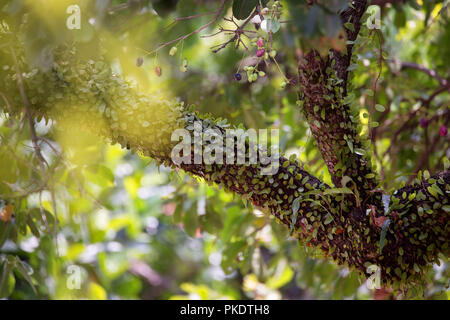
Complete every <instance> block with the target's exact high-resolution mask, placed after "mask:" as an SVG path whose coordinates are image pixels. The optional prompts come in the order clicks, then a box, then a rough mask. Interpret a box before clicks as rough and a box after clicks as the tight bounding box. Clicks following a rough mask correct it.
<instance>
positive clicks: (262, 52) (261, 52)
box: [256, 49, 266, 58]
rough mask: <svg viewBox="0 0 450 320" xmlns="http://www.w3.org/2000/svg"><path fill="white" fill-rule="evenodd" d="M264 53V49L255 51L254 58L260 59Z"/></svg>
mask: <svg viewBox="0 0 450 320" xmlns="http://www.w3.org/2000/svg"><path fill="white" fill-rule="evenodd" d="M265 52H266V50H264V49H258V50H256V56H257V57H258V58H259V57H262V56H263V55H264V53H265Z"/></svg>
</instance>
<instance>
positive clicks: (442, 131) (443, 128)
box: [439, 125, 448, 137]
mask: <svg viewBox="0 0 450 320" xmlns="http://www.w3.org/2000/svg"><path fill="white" fill-rule="evenodd" d="M447 133H448V130H447V127H446V126H444V125H442V126H441V127H440V128H439V134H440V135H441V137H445V136H446V135H447Z"/></svg>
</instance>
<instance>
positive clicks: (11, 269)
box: [0, 0, 450, 299]
mask: <svg viewBox="0 0 450 320" xmlns="http://www.w3.org/2000/svg"><path fill="white" fill-rule="evenodd" d="M235 1H238V0H235ZM72 2H73V1H67V0H61V1H60V0H58V1H57V0H45V1H44V0H33V1H31V0H6V1H2V3H1V5H0V10H1V13H0V18H1V21H2V24H4V23H7V24H8V25H9V26H14V27H13V28H18V27H19V21H22V19H21V18H20V17H24V16H26V24H25V26H24V25H22V26H20V27H23V28H26V30H27V32H26V33H25V36H24V37H23V39H22V41H23V43H24V46H25V48H26V53H27V57H28V60H29V61H30V63H31V64H33V65H35V66H36V67H37V68H42V69H45V68H48V66H49V65H51V62H52V59H53V58H52V55H51V50H52V48H54V47H55V46H56V45H58V44H60V43H62V42H67V41H77V42H81V43H84V44H85V48H86V49H85V54H86V55H89V54H91V53H90V50H91V51H92V50H95V46H96V43H97V42H98V41H101V42H102V43H103V44H104V46H105V47H107V48H108V53H107V54H108V56H109V58H110V59H111V61H112V67H113V69H114V70H115V72H117V73H120V74H122V75H123V76H124V77H126V78H127V79H129V80H130V81H135V82H136V83H137V85H138V87H139V89H140V90H142V91H148V92H150V91H153V90H162V91H165V92H168V93H170V94H171V95H172V96H174V97H179V98H180V99H181V100H183V101H185V102H186V103H188V104H194V105H195V106H196V107H195V109H196V110H198V111H200V112H202V113H211V114H213V115H214V116H215V117H223V118H227V119H229V120H230V122H232V123H234V124H240V123H242V124H244V125H245V127H247V128H278V129H280V130H281V139H280V145H281V148H282V150H284V151H285V152H286V154H287V155H289V154H292V153H296V154H297V155H298V156H299V158H300V159H301V161H302V162H303V163H304V166H305V168H306V169H307V170H309V171H310V172H311V173H313V174H315V175H316V176H318V177H320V178H322V179H324V180H325V181H326V182H327V183H330V182H331V181H330V177H329V174H328V172H327V170H326V167H325V165H324V162H323V160H322V159H321V157H320V154H319V153H318V150H317V147H316V146H315V144H314V141H313V139H312V138H311V134H310V132H309V130H308V124H307V123H306V121H305V119H304V118H303V115H302V114H301V112H300V110H299V108H298V107H297V106H296V104H295V102H296V100H297V96H296V87H295V85H294V84H290V85H288V86H286V87H285V88H284V89H281V88H280V84H281V83H282V82H283V81H284V76H286V77H287V78H288V79H289V80H290V79H296V74H297V59H298V58H299V57H301V55H302V54H304V53H306V52H308V51H309V50H310V49H312V48H315V49H317V50H319V52H321V53H322V54H326V53H327V51H328V49H329V48H335V49H339V50H342V49H344V48H345V38H344V37H343V31H342V29H341V28H340V23H339V17H338V16H337V15H336V14H335V12H337V11H338V10H339V9H342V8H344V7H345V6H346V1H343V0H334V1H297V0H286V1H281V3H282V5H283V11H282V17H281V19H280V21H282V24H281V25H282V26H281V29H280V30H279V31H278V32H277V33H275V34H274V35H273V47H274V49H275V50H277V61H278V64H279V66H280V69H278V68H277V66H276V65H274V64H270V65H261V66H260V68H261V70H264V71H265V73H266V76H265V77H261V78H260V79H258V81H256V82H254V83H251V84H250V83H248V82H247V81H246V79H245V78H243V79H242V80H241V81H236V80H235V79H234V75H235V74H236V73H237V72H241V70H242V67H243V66H244V65H247V64H250V63H251V61H252V59H253V58H254V55H255V53H254V52H253V51H251V52H246V51H245V50H243V49H242V48H240V49H238V50H235V49H233V48H232V46H230V47H227V48H225V49H223V50H221V51H220V52H218V53H216V54H213V53H212V52H211V50H210V47H211V46H213V45H215V44H219V43H222V42H224V41H226V40H227V39H228V38H227V36H226V35H224V34H223V33H221V34H219V35H217V36H215V37H206V38H201V37H200V36H199V35H198V34H195V35H193V36H191V37H189V38H187V39H186V40H184V41H182V42H179V43H177V44H176V45H177V48H178V53H177V54H176V55H174V56H170V55H169V50H170V47H171V46H167V47H165V48H162V49H161V50H158V51H156V52H155V51H154V50H155V49H156V48H158V46H159V45H160V44H161V43H164V42H166V41H170V40H172V39H176V38H177V37H179V36H181V35H184V34H187V33H189V32H192V31H194V30H195V29H196V28H198V27H199V26H201V25H203V24H206V23H208V22H209V21H210V20H211V19H212V16H211V15H203V16H199V17H196V18H194V19H188V20H183V21H178V22H176V23H173V22H174V19H175V18H176V17H186V16H191V15H196V14H200V13H210V12H215V11H216V10H217V8H218V6H219V2H220V1H208V0H179V1H176V0H168V1H166V0H164V1H163V0H153V1H148V0H147V1H146V0H130V1H125V0H120V1H119V0H92V1H88V0H79V1H75V2H76V3H77V4H79V5H80V7H81V18H82V21H81V23H82V28H81V29H80V30H68V29H67V28H65V27H63V26H65V20H66V19H67V17H68V14H67V13H66V8H67V6H68V5H70V4H73V3H72ZM272 2H273V1H270V2H269V4H268V5H271V4H272ZM381 2H383V1H381ZM225 15H226V16H231V15H232V12H231V6H229V8H227V9H226V10H225ZM363 19H367V16H365V17H364V18H363ZM381 23H382V26H381V29H380V30H376V31H375V32H370V30H368V28H367V27H366V26H363V29H362V31H361V36H360V40H359V41H361V42H362V43H363V45H361V46H360V48H359V49H358V50H357V51H356V52H355V53H354V54H355V55H356V56H357V59H356V65H354V66H353V67H352V68H353V69H354V70H353V73H354V80H353V81H354V82H353V84H354V89H353V91H352V92H353V93H354V95H355V97H356V99H357V101H358V102H359V106H360V109H361V111H360V115H361V121H362V122H363V124H364V125H366V126H367V125H368V123H369V122H378V126H377V127H376V128H375V129H372V132H371V134H372V141H373V142H374V151H375V155H376V163H377V166H378V168H379V170H380V172H381V175H382V187H384V188H386V189H387V190H392V189H394V188H399V187H401V185H402V184H404V183H407V182H408V181H409V180H410V178H411V177H412V176H414V174H415V172H417V171H418V170H421V169H425V168H426V169H428V170H430V171H431V172H436V171H438V170H441V169H442V159H443V158H444V157H445V156H447V157H450V150H449V144H448V142H449V138H448V135H442V134H440V132H439V129H440V127H442V126H448V124H449V118H450V117H449V104H450V103H449V97H450V95H449V92H448V90H443V91H442V90H441V91H440V92H438V93H437V94H435V93H436V91H437V90H439V89H440V88H441V86H442V85H443V82H442V81H441V82H440V81H438V80H437V78H436V77H432V76H430V75H429V74H427V73H425V72H423V71H421V70H418V69H417V68H410V67H405V66H402V63H403V62H407V63H415V64H417V65H420V66H423V67H425V68H427V69H429V70H434V71H435V72H436V73H437V74H438V75H439V76H440V78H441V79H444V81H446V80H445V79H449V78H450V70H449V68H448V66H449V65H450V60H449V59H450V25H449V17H448V1H425V0H423V1H420V0H417V1H398V2H397V3H396V4H395V5H392V4H390V5H387V6H383V7H382V9H381ZM220 24H221V25H222V26H224V27H225V26H227V25H228V24H229V22H220ZM3 27H4V26H3ZM248 29H249V30H256V29H255V27H254V26H253V25H251V24H250V25H249V26H248ZM216 30H217V24H213V25H212V26H211V27H210V28H207V29H206V30H204V31H203V32H202V33H201V35H207V34H211V33H213V32H215V31H216ZM257 32H259V33H260V34H261V35H265V34H264V31H261V29H260V28H259V29H258V30H257ZM2 37H4V35H2ZM1 40H2V42H5V41H6V40H5V38H3V39H1ZM380 40H381V44H382V45H381V46H380ZM0 46H2V43H0ZM380 48H381V50H380ZM141 59H142V61H140V60H141ZM183 59H186V60H187V61H188V70H187V72H181V71H180V69H179V67H180V65H181V64H182V61H183ZM141 62H142V65H141V66H139V65H140V64H141ZM380 63H381V64H382V69H381V71H380ZM1 67H2V68H3V69H4V68H8V64H7V62H6V61H1ZM158 75H159V76H158ZM377 77H379V79H378V81H377V82H376V83H375V79H377ZM25 78H26V77H25ZM375 85H376V93H375V96H374V90H373V89H375ZM0 92H1V88H0ZM375 102H376V104H380V105H383V106H384V107H385V108H384V110H383V111H382V112H380V111H379V110H378V111H377V110H376V109H375ZM0 103H1V104H2V108H3V109H5V110H7V102H6V101H5V100H4V99H3V100H1V99H0ZM378 109H380V108H378ZM423 119H425V120H426V125H423V124H424V123H425V122H424V120H423ZM0 124H1V126H0V139H1V140H0V141H1V144H0V202H1V203H0V209H1V212H2V215H1V217H2V220H1V221H0V295H1V297H7V298H9V299H35V298H45V299H47V298H48V299H66V298H68V299H186V298H187V299H222V298H229V299H344V298H345V299H371V298H373V293H374V292H373V291H372V290H368V289H367V287H366V286H365V285H364V280H363V279H361V278H360V277H359V276H358V275H357V274H354V273H350V272H349V271H348V270H347V269H346V268H342V267H338V266H336V265H334V264H333V263H331V262H329V261H328V260H326V259H325V258H324V257H322V256H320V255H318V253H317V252H312V251H310V250H309V248H307V247H305V246H303V245H302V244H301V243H300V244H299V243H297V242H296V241H295V240H294V239H292V238H290V237H289V236H288V232H287V230H286V228H284V227H283V226H280V225H278V224H277V223H275V221H274V219H272V218H271V217H269V216H267V215H266V214H264V213H263V212H261V211H259V210H258V209H256V208H253V207H252V206H251V205H248V203H247V202H246V201H242V200H241V199H239V198H238V197H235V196H233V195H232V194H230V193H227V192H225V191H223V190H219V189H218V188H216V187H213V186H208V185H206V184H205V183H203V181H201V180H199V179H196V178H195V177H190V176H188V175H186V174H184V173H183V172H181V171H176V172H170V171H169V170H167V169H166V168H164V167H157V166H156V165H155V164H154V163H153V162H152V161H151V159H148V158H141V157H139V156H138V155H134V154H130V153H129V152H128V151H126V150H122V149H120V147H119V146H117V145H114V146H109V145H106V144H104V143H103V142H102V141H100V140H98V138H96V137H91V136H88V135H85V134H83V132H79V131H75V130H76V129H74V128H73V127H72V126H71V125H70V124H67V125H66V124H58V126H56V125H55V124H54V123H52V122H49V123H45V122H44V121H40V122H37V123H36V129H37V134H38V136H39V144H40V145H41V148H42V152H43V155H44V157H45V159H46V160H47V162H48V163H49V164H50V168H49V169H48V170H46V171H45V172H43V171H42V170H40V168H39V165H38V163H37V160H36V158H35V157H34V155H33V149H32V144H31V141H30V133H29V127H28V125H27V123H26V121H24V119H16V118H10V117H9V116H8V114H6V113H2V114H1V115H0ZM367 130H369V129H367ZM55 219H57V221H58V223H57V224H55ZM78 276H79V278H77V277H78ZM448 276H449V269H448V264H447V261H442V263H441V264H440V265H439V266H438V265H436V266H435V268H434V269H433V270H432V271H431V272H430V274H429V275H428V277H427V279H426V281H427V284H426V290H425V295H424V296H423V297H416V298H425V299H447V297H448V295H449V291H448ZM77 280H80V282H79V283H80V287H79V289H73V288H72V287H73V286H72V285H73V284H76V283H77ZM71 288H72V289H71Z"/></svg>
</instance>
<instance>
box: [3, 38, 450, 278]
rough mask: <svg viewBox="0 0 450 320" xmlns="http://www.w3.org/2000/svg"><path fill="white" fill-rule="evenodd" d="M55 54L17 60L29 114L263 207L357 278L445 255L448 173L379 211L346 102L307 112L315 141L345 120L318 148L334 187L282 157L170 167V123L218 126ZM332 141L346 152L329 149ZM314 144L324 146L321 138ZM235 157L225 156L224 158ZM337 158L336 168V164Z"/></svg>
mask: <svg viewBox="0 0 450 320" xmlns="http://www.w3.org/2000/svg"><path fill="white" fill-rule="evenodd" d="M18 51H19V50H18ZM54 56H55V62H54V64H53V66H52V69H51V70H50V71H48V72H42V71H39V70H37V69H32V68H30V67H29V66H28V64H27V63H26V60H25V58H24V57H23V55H21V58H20V59H19V62H18V63H19V65H20V68H21V70H23V72H24V73H25V76H24V79H23V81H24V88H25V90H26V92H27V96H28V97H29V101H30V110H32V114H33V117H35V118H38V119H39V118H42V117H44V118H46V119H53V120H55V121H56V123H57V124H58V123H61V122H67V121H69V122H72V123H73V124H74V125H75V127H76V128H82V129H84V130H88V131H89V132H91V133H92V134H96V135H98V136H101V137H104V138H105V139H106V140H107V141H108V142H110V143H120V144H121V145H122V146H123V147H125V148H128V149H130V150H132V151H134V152H138V153H141V154H143V155H146V156H149V157H152V158H154V159H156V160H157V161H159V162H160V163H164V164H166V165H167V166H170V167H173V168H177V167H178V168H180V169H183V170H185V171H187V172H189V173H192V174H194V175H197V176H200V177H202V178H204V179H205V180H206V181H207V182H209V183H215V184H218V185H222V186H223V187H225V188H226V189H228V190H230V191H232V192H235V193H237V194H239V195H241V196H242V197H243V198H244V199H248V200H250V201H251V202H252V203H253V204H255V205H256V206H259V207H262V208H267V209H268V211H270V212H271V214H273V215H274V216H275V217H276V219H277V220H278V221H279V222H281V223H283V224H285V225H286V226H287V227H288V228H289V229H290V231H291V234H292V235H293V236H295V237H297V238H298V239H299V240H300V241H302V242H303V243H306V244H307V245H308V246H311V247H316V248H318V249H319V250H321V251H323V252H324V254H325V256H327V257H329V258H331V259H333V260H334V261H336V262H337V263H338V264H340V265H347V266H349V267H350V268H351V269H355V270H358V271H359V272H360V273H363V274H366V275H369V274H368V271H367V267H368V266H370V265H372V264H375V265H377V266H378V267H379V268H380V269H381V274H382V281H383V283H385V284H388V283H390V282H392V283H395V284H398V283H401V284H405V283H408V284H410V285H411V284H414V283H417V282H419V281H420V279H421V275H422V274H423V271H424V270H425V269H426V268H429V267H430V262H432V261H435V259H436V258H437V256H438V254H440V253H443V254H448V239H449V237H448V221H449V219H448V208H449V198H448V193H449V192H450V181H449V173H448V171H446V172H444V173H442V174H441V175H439V176H437V177H433V178H430V177H428V176H427V175H424V177H423V180H421V181H420V182H418V183H417V184H415V185H412V186H409V187H406V188H404V189H401V190H399V191H398V192H397V193H395V194H394V195H393V197H392V201H391V202H392V203H391V207H390V210H386V212H385V211H384V208H383V207H381V208H380V207H379V206H375V205H373V204H372V202H369V201H367V199H366V198H364V195H363V194H362V193H361V192H359V190H361V189H360V188H359V186H358V184H360V183H359V182H358V181H359V180H358V177H360V174H362V177H364V179H365V182H364V181H363V186H364V190H367V191H366V192H369V189H370V188H372V185H371V183H372V182H371V181H372V180H373V179H374V177H370V176H368V175H369V174H372V171H370V163H369V161H368V158H367V155H365V154H359V153H358V152H355V151H357V150H356V148H357V147H358V146H359V145H360V144H359V142H358V140H356V139H357V137H358V135H357V134H356V133H355V131H354V130H355V129H354V122H353V121H352V118H351V117H350V114H349V113H348V111H345V110H349V109H347V108H348V107H347V105H346V104H345V103H339V105H338V104H336V108H337V109H336V111H335V112H330V114H329V115H328V118H327V115H325V117H324V119H323V118H322V117H320V120H319V119H316V120H317V121H319V123H320V127H319V126H317V127H314V126H312V128H313V130H314V132H315V135H318V136H319V137H318V138H320V137H321V136H322V135H321V134H320V131H325V130H326V128H327V127H330V126H331V122H332V121H334V120H333V119H334V118H333V117H334V115H333V114H338V116H342V117H344V119H346V120H347V122H349V121H350V122H351V125H349V126H348V127H347V124H346V125H345V126H344V127H342V128H339V129H340V130H338V131H336V132H335V135H341V136H344V135H347V136H348V135H351V136H352V137H353V138H354V139H355V141H354V147H356V148H354V149H353V152H350V151H351V150H350V147H348V145H347V148H346V147H345V146H344V147H343V146H342V144H341V142H339V141H338V140H336V142H333V140H332V139H333V137H329V138H328V139H330V140H331V141H332V142H331V145H330V146H331V149H329V150H328V151H326V153H325V154H328V153H329V154H330V156H331V155H332V154H331V153H332V152H336V153H337V155H338V156H337V158H336V159H337V160H333V161H336V162H332V161H331V162H330V168H331V169H330V171H332V172H333V175H334V178H333V179H334V180H335V181H336V184H337V185H339V180H336V177H339V175H340V176H341V177H342V178H341V180H340V183H341V185H342V186H346V187H341V188H330V187H329V186H328V185H326V184H325V183H323V182H322V181H320V180H319V179H317V178H315V177H314V176H312V175H311V174H309V173H308V172H306V171H304V170H302V169H301V168H300V167H299V165H298V163H297V162H296V161H291V160H287V159H285V158H283V157H280V158H279V160H277V161H278V166H279V170H278V171H277V172H276V174H274V175H263V174H262V171H261V169H262V168H264V167H265V165H263V164H262V163H260V162H258V163H256V164H250V165H248V164H241V165H238V164H206V163H205V162H200V163H197V164H195V163H194V164H189V163H184V164H183V163H181V164H176V163H174V161H173V160H172V157H171V153H172V150H173V147H174V144H175V143H176V142H174V141H172V139H171V137H172V133H173V132H174V131H175V130H176V129H187V130H188V131H192V130H193V127H194V125H195V123H196V122H198V123H200V124H201V127H202V128H203V129H211V130H213V131H216V132H222V133H223V132H224V131H225V130H226V125H225V124H224V123H223V121H215V120H214V119H207V118H204V117H201V116H199V115H198V114H195V113H192V112H191V111H188V110H186V109H185V108H184V107H183V105H182V104H180V103H177V102H176V101H174V100H172V99H167V98H165V97H163V96H158V95H156V94H143V93H140V92H139V91H138V90H137V89H136V88H134V87H133V86H131V85H130V84H129V83H127V82H126V81H124V80H123V79H122V78H121V77H120V76H118V75H114V74H113V73H112V72H111V70H110V68H109V63H108V62H107V61H105V60H104V59H103V58H102V56H101V55H99V56H97V57H96V58H95V59H89V58H87V59H85V58H80V55H78V54H77V52H76V49H74V48H68V47H64V48H60V49H58V50H55V52H54ZM2 61H7V57H2ZM314 61H315V62H314ZM330 61H331V60H330ZM310 62H311V68H323V67H325V66H326V64H323V61H320V60H319V59H312V60H311V61H310ZM325 71H326V68H325ZM316 76H317V73H316V74H314V75H312V77H313V78H315V77H316ZM315 79H316V80H317V81H319V82H320V81H322V80H321V79H320V78H318V79H317V78H315ZM316 80H314V81H316ZM1 81H2V86H3V88H5V90H4V92H5V93H7V99H8V101H9V107H8V109H6V107H5V110H8V111H9V113H10V114H11V115H17V114H19V113H20V112H21V106H22V104H21V100H20V94H18V91H17V90H18V89H17V86H16V82H15V73H14V71H13V70H11V69H10V68H3V70H2V77H1ZM314 81H313V82H311V81H309V82H308V83H306V84H304V86H305V90H310V89H311V90H313V88H316V87H314V86H313V84H314ZM337 81H338V80H337ZM335 88H342V87H340V86H336V87H335ZM327 90H329V89H327ZM340 91H341V90H337V91H334V92H335V93H336V95H335V97H334V98H331V100H333V99H341V97H342V92H340ZM309 92H311V91H309ZM325 100H326V101H331V100H327V99H326V98H325V99H324V101H325ZM333 101H334V100H333ZM339 101H340V100H336V102H339ZM310 102H312V101H310ZM310 102H308V104H307V105H305V109H307V111H305V112H306V113H307V115H308V117H315V118H317V116H316V113H317V112H316V111H315V110H314V107H313V109H312V111H311V110H310V109H309V108H310V105H311V104H310ZM321 105H322V106H323V107H325V106H326V107H327V108H328V107H330V105H332V104H330V103H329V102H327V103H322V104H321ZM2 107H3V106H2ZM339 110H341V111H339ZM344 111H345V112H344ZM325 132H326V131H325ZM194 134H195V132H194ZM344 140H345V138H344ZM319 141H320V140H319ZM334 143H336V145H333V144H334ZM337 144H339V145H340V146H341V149H347V151H340V149H336V147H337ZM321 148H325V140H323V143H322V146H321ZM326 148H328V147H326ZM194 149H195V145H194V144H192V145H190V157H191V158H192V157H194V154H192V152H193V150H194ZM224 150H227V149H226V148H224ZM225 152H227V151H225ZM235 155H236V153H233V157H235ZM225 156H226V154H225ZM355 160H356V162H355ZM339 161H341V163H342V166H341V167H340V168H339V169H338V168H336V166H338V164H339ZM349 161H350V162H349ZM348 163H350V165H348ZM354 163H356V164H357V165H353V164H354ZM331 165H332V166H331ZM339 172H340V173H339ZM345 177H348V178H345ZM343 180H344V181H343ZM345 180H347V181H345ZM366 183H367V185H366ZM367 194H368V193H367ZM373 194H377V193H375V192H374V193H373ZM378 196H380V197H381V195H379V194H378ZM362 203H364V204H362ZM386 221H389V223H388V222H386ZM383 235H384V236H383ZM383 239H384V240H383Z"/></svg>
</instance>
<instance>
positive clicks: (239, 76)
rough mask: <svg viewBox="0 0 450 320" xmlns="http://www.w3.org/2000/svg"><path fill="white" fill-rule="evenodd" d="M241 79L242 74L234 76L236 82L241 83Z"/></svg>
mask: <svg viewBox="0 0 450 320" xmlns="http://www.w3.org/2000/svg"><path fill="white" fill-rule="evenodd" d="M241 79H242V76H241V74H240V73H236V74H235V75H234V80H236V81H241Z"/></svg>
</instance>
